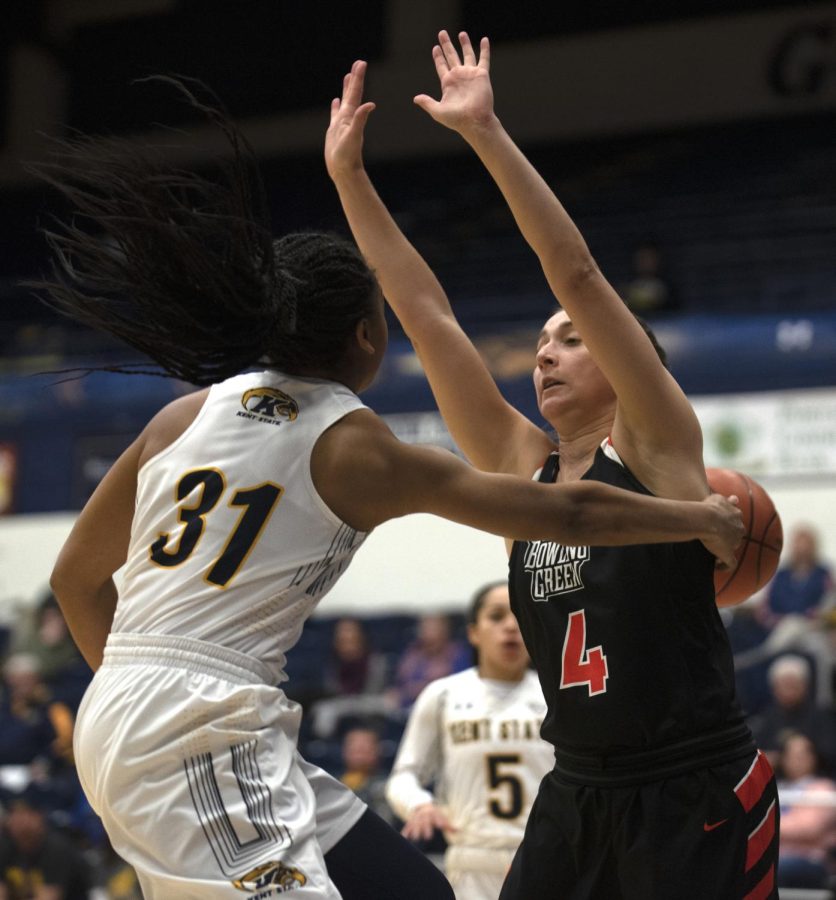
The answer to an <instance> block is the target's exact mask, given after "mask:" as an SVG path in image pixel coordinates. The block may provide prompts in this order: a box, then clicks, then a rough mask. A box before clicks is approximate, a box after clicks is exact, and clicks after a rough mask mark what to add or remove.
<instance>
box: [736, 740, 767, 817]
mask: <svg viewBox="0 0 836 900" xmlns="http://www.w3.org/2000/svg"><path fill="white" fill-rule="evenodd" d="M771 778H772V766H770V765H769V761H768V760H767V758H766V757H765V756H764V755H763V753H761V751H760V750H758V755H757V756H756V757H755V761H754V762H753V763H752V765H751V766H750V767H749V771H748V772H747V773H746V774H745V775H744V776H743V778H741V779H740V781H739V782H738V785H737V787H736V788H735V789H734V792H735V794H737V799H738V800H739V801H740V802H741V803H742V804H743V808H744V809H745V810H746V812H749V811H750V810H751V809H752V808H753V807H754V805H755V804H756V803H757V802H758V800H760V798H761V797H762V796H763V791H764V788H765V787H766V786H767V784H769V781H770V779H771Z"/></svg>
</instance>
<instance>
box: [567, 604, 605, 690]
mask: <svg viewBox="0 0 836 900" xmlns="http://www.w3.org/2000/svg"><path fill="white" fill-rule="evenodd" d="M562 659H563V662H562V666H561V672H560V689H561V690H563V689H564V688H570V687H578V686H582V685H586V686H587V687H588V688H589V696H590V697H593V696H595V694H604V693H606V690H607V678H609V672H608V671H607V657H606V656H604V651H603V650H602V649H601V646H600V645H599V646H597V647H590V649H589V650H587V649H586V613H585V612H584V610H582V609H579V610H577V611H576V612H571V613H569V624H568V626H567V628H566V637H565V638H564V639H563V657H562Z"/></svg>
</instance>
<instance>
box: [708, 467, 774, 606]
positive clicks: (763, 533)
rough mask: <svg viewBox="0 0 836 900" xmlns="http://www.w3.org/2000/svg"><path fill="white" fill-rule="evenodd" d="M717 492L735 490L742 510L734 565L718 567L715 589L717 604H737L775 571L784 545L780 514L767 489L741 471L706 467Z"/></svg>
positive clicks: (733, 492) (724, 492)
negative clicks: (739, 540)
mask: <svg viewBox="0 0 836 900" xmlns="http://www.w3.org/2000/svg"><path fill="white" fill-rule="evenodd" d="M705 474H706V475H707V476H708V483H709V485H710V486H711V490H713V491H714V492H715V493H718V494H723V495H725V496H726V497H728V496H729V495H730V494H736V495H737V496H738V498H739V499H740V511H741V513H743V527H744V529H745V531H744V537H743V541H742V543H741V544H740V546H739V547H738V548H737V553H736V556H737V565H736V566H735V567H734V569H723V570H721V569H717V570H716V571H715V573H714V590H715V593H716V595H717V605H718V606H734V605H735V604H737V603H742V602H743V601H744V600H745V599H746V598H747V597H751V596H752V594H754V593H755V591H757V590H758V589H759V588H762V587H763V586H764V585H765V584H766V582H767V581H769V579H770V578H772V576H773V575H774V574H775V570H776V569H777V568H778V558H779V557H780V555H781V548H782V547H783V546H784V529H783V527H782V525H781V517H780V516H779V515H778V511H777V510H776V509H775V504H774V503H773V502H772V498H771V497H770V496H769V494H767V493H766V491H765V490H764V489H763V488H762V487H761V486H760V485H759V484H758V483H757V481H753V480H752V479H751V478H750V477H749V476H748V475H744V474H743V473H742V472H735V471H734V470H733V469H706V470H705Z"/></svg>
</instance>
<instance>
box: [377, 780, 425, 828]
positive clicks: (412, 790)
mask: <svg viewBox="0 0 836 900" xmlns="http://www.w3.org/2000/svg"><path fill="white" fill-rule="evenodd" d="M433 800H434V798H433V795H432V794H431V793H430V792H429V791H428V790H426V788H423V787H422V786H421V784H420V783H419V781H418V778H417V777H416V776H415V774H414V773H413V772H411V771H408V770H402V771H394V772H393V773H392V774H391V775H390V776H389V780H388V781H387V782H386V802H387V803H388V804H389V806H391V807H392V809H393V810H394V812H395V815H397V816H398V818H400V819H403V820H404V821H406V820H407V819H408V818H409V816H410V814H411V813H412V811H413V810H414V809H415V808H416V807H418V806H422V805H423V804H425V803H432V802H433Z"/></svg>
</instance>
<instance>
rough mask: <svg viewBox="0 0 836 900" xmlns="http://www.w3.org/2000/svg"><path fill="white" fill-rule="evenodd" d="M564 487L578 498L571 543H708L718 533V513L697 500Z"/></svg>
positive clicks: (602, 487) (581, 485)
mask: <svg viewBox="0 0 836 900" xmlns="http://www.w3.org/2000/svg"><path fill="white" fill-rule="evenodd" d="M561 487H562V489H564V490H569V491H572V492H573V495H574V496H573V497H572V505H573V513H572V516H571V519H570V520H569V521H568V522H567V529H566V530H567V531H569V532H570V533H571V543H573V544H589V545H592V546H601V547H605V546H621V545H624V544H657V543H667V542H679V541H691V540H705V539H711V538H712V537H714V536H716V534H717V532H718V530H719V523H718V521H717V517H716V514H715V513H713V512H712V510H711V508H710V507H709V506H708V505H706V504H705V503H702V502H699V501H685V500H663V499H659V498H657V497H649V496H647V495H644V494H637V493H634V492H632V491H625V490H620V489H618V488H614V487H610V486H609V485H604V484H599V483H595V482H576V483H573V484H571V485H563V486H561ZM564 542H565V541H564Z"/></svg>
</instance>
